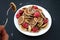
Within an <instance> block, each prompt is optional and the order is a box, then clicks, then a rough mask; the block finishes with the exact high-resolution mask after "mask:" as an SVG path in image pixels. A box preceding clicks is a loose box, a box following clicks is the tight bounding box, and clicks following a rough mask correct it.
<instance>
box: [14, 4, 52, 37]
mask: <svg viewBox="0 0 60 40" xmlns="http://www.w3.org/2000/svg"><path fill="white" fill-rule="evenodd" d="M29 6H32V5H25V6H23V7H21V8H19V9H18V10H17V12H18V11H19V10H20V9H22V8H24V7H29ZM35 6H37V7H38V8H40V9H42V11H43V14H44V15H45V16H46V17H47V18H48V25H47V27H46V28H45V29H42V30H40V31H39V32H37V33H32V32H26V31H22V30H21V29H20V26H19V24H18V20H17V18H16V14H17V12H16V13H15V15H14V24H15V26H16V28H17V29H18V30H19V31H20V32H21V33H23V34H25V35H28V36H39V35H42V34H44V33H46V32H47V31H48V30H49V29H50V27H51V24H52V19H51V16H50V14H49V12H48V11H47V10H46V9H45V8H43V7H41V6H38V5H35Z"/></svg>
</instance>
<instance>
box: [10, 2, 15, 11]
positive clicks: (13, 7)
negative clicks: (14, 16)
mask: <svg viewBox="0 0 60 40" xmlns="http://www.w3.org/2000/svg"><path fill="white" fill-rule="evenodd" d="M10 7H11V8H12V9H13V11H14V12H15V11H16V5H15V4H14V3H13V2H11V3H10Z"/></svg>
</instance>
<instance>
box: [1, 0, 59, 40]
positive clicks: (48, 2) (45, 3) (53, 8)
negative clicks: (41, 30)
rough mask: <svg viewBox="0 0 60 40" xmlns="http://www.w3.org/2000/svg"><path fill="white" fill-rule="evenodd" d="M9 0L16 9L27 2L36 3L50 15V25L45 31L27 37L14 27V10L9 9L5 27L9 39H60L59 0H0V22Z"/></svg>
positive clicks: (2, 19) (3, 19) (3, 17)
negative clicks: (35, 35) (38, 34)
mask: <svg viewBox="0 0 60 40" xmlns="http://www.w3.org/2000/svg"><path fill="white" fill-rule="evenodd" d="M10 2H14V3H15V4H16V5H17V9H18V8H20V7H21V6H24V5H27V4H36V5H39V6H42V7H44V8H45V9H47V10H48V12H49V13H50V15H51V17H52V26H51V28H50V30H49V31H48V32H47V33H45V34H44V35H41V36H37V37H29V36H26V35H23V34H22V33H20V32H19V31H18V30H17V29H16V27H15V25H14V12H13V11H12V10H10V11H9V16H8V18H9V21H8V24H7V25H6V27H5V28H6V31H7V32H8V34H9V40H60V25H59V24H60V0H0V24H4V21H5V18H6V17H5V16H6V11H7V9H8V8H9V7H10V6H9V3H10Z"/></svg>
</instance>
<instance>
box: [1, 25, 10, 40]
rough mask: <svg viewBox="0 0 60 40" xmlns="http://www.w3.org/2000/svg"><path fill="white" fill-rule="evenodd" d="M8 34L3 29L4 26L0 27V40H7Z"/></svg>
mask: <svg viewBox="0 0 60 40" xmlns="http://www.w3.org/2000/svg"><path fill="white" fill-rule="evenodd" d="M8 38H9V37H8V34H7V32H6V30H5V28H4V25H0V40H8Z"/></svg>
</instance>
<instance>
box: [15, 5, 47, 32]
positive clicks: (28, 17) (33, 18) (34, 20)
mask: <svg viewBox="0 0 60 40" xmlns="http://www.w3.org/2000/svg"><path fill="white" fill-rule="evenodd" d="M16 18H17V20H18V24H19V25H21V29H23V30H24V29H26V31H28V32H34V33H35V32H39V31H40V30H41V29H43V28H45V27H47V25H48V18H46V17H45V15H44V14H43V10H42V9H40V8H38V7H37V6H35V5H32V6H30V7H28V8H27V7H24V8H22V9H20V10H19V11H18V12H17V14H16Z"/></svg>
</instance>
